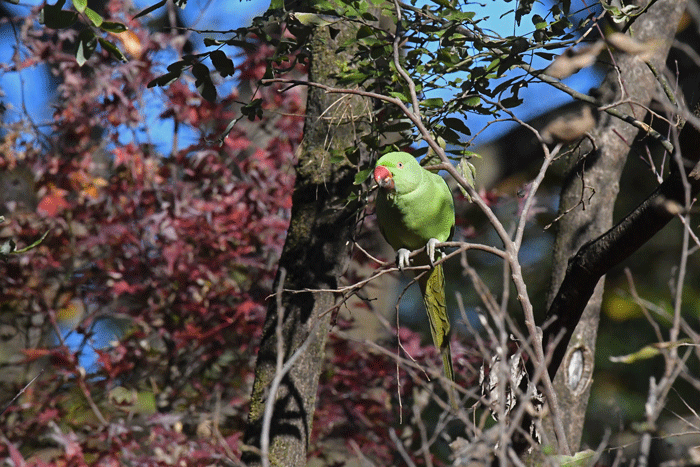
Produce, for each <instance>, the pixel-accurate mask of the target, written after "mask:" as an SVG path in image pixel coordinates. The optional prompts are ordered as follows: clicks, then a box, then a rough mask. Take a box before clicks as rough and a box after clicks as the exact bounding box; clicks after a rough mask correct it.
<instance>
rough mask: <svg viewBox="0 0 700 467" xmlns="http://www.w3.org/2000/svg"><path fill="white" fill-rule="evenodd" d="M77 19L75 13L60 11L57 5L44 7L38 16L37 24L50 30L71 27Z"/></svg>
mask: <svg viewBox="0 0 700 467" xmlns="http://www.w3.org/2000/svg"><path fill="white" fill-rule="evenodd" d="M77 19H78V13H76V12H75V11H68V10H61V7H60V6H58V5H45V6H44V8H42V9H41V13H40V14H39V23H41V24H43V25H44V26H46V27H47V28H51V29H65V28H69V27H71V26H72V25H73V24H74V23H75V22H76V20H77Z"/></svg>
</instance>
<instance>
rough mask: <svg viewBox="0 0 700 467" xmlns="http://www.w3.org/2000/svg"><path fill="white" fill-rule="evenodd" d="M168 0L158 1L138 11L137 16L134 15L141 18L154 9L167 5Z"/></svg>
mask: <svg viewBox="0 0 700 467" xmlns="http://www.w3.org/2000/svg"><path fill="white" fill-rule="evenodd" d="M167 1H168V0H161V1H160V2H158V3H156V4H155V5H151V6H149V7H148V8H146V9H145V10H141V11H139V12H138V13H136V16H134V19H136V18H140V17H142V16H146V15H147V14H149V13H151V12H152V11H155V10H157V9H158V8H160V7H162V6H165V4H166V3H167Z"/></svg>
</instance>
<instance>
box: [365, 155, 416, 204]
mask: <svg viewBox="0 0 700 467" xmlns="http://www.w3.org/2000/svg"><path fill="white" fill-rule="evenodd" d="M421 176H422V168H421V166H420V165H419V164H418V161H417V160H416V159H415V158H414V157H413V156H412V155H410V154H408V153H406V152H390V153H388V154H384V155H383V156H382V157H381V158H380V159H379V160H378V161H377V165H376V167H375V168H374V181H375V182H377V185H379V186H380V187H381V188H383V189H385V190H387V191H391V192H396V193H399V194H401V193H408V192H410V191H413V190H414V189H415V188H416V187H417V186H418V184H419V183H420V180H421Z"/></svg>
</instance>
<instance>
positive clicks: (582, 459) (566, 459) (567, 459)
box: [557, 449, 596, 467]
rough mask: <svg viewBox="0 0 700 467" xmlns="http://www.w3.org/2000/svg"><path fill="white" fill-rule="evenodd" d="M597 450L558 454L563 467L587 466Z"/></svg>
mask: <svg viewBox="0 0 700 467" xmlns="http://www.w3.org/2000/svg"><path fill="white" fill-rule="evenodd" d="M595 455H596V453H595V451H593V450H591V449H586V450H585V451H579V452H577V453H576V454H574V455H573V456H557V458H558V460H559V465H560V466H561V467H587V466H589V465H591V462H592V461H593V459H594V458H595Z"/></svg>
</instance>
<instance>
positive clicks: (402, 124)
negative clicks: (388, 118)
mask: <svg viewBox="0 0 700 467" xmlns="http://www.w3.org/2000/svg"><path fill="white" fill-rule="evenodd" d="M414 126H415V125H414V124H413V122H411V121H410V120H398V121H395V122H393V123H392V122H390V123H387V124H386V125H384V126H382V131H383V132H385V133H398V132H401V131H407V130H412V129H413V127H414Z"/></svg>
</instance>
